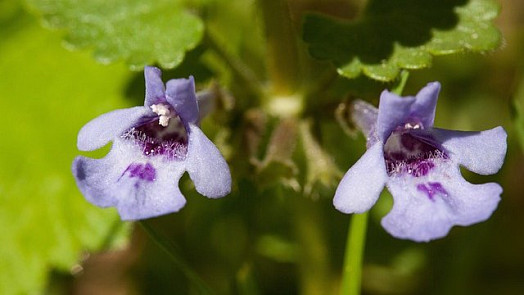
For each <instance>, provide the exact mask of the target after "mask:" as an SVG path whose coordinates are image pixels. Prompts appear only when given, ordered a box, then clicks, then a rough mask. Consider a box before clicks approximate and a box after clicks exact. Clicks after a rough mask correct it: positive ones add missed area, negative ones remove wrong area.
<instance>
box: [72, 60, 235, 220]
mask: <svg viewBox="0 0 524 295" xmlns="http://www.w3.org/2000/svg"><path fill="white" fill-rule="evenodd" d="M144 74H145V79H146V97H145V102H144V106H139V107H133V108H129V109H121V110H116V111H112V112H109V113H106V114H103V115H101V116H99V117H98V118H95V119H94V120H92V121H90V122H89V123H87V124H86V125H85V126H84V127H82V129H81V130H80V132H79V133H78V149H79V150H82V151H92V150H96V149H98V148H101V147H103V146H104V145H106V144H107V143H108V142H109V141H113V146H112V148H111V151H110V152H109V154H108V155H107V156H106V157H105V158H103V159H91V158H86V157H82V156H79V157H77V158H76V159H75V160H74V162H73V175H74V176H75V178H76V182H77V185H78V187H79V188H80V191H81V192H82V193H83V194H84V196H85V197H86V199H87V200H88V201H89V202H91V203H93V204H95V205H97V206H100V207H110V206H114V207H116V208H117V210H118V213H119V214H120V216H121V218H122V219H123V220H137V219H144V218H149V217H154V216H158V215H163V214H167V213H171V212H176V211H178V210H180V208H182V207H183V206H184V205H185V203H186V200H185V198H184V196H183V195H182V193H181V192H180V189H179V188H178V181H179V180H180V177H181V176H182V175H183V174H184V172H185V171H187V172H188V173H189V176H190V177H191V179H192V180H193V182H194V184H195V187H196V190H197V191H198V192H199V193H201V194H202V195H204V196H206V197H209V198H218V197H222V196H225V195H227V194H228V193H229V192H230V190H231V174H230V172H229V168H228V166H227V163H226V161H225V160H224V158H223V157H222V155H221V154H220V152H219V151H218V149H217V148H216V146H215V145H214V144H213V143H212V142H211V141H210V140H209V139H208V138H207V137H206V136H205V135H204V133H202V130H200V128H199V127H198V121H199V110H198V104H197V100H196V95H195V84H194V81H193V77H190V78H189V79H174V80H169V81H168V82H167V84H166V88H164V83H163V82H162V77H161V74H162V73H161V71H160V70H159V69H158V68H154V67H146V68H145V70H144Z"/></svg>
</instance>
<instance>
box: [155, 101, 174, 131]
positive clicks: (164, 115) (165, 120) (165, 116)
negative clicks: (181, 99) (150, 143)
mask: <svg viewBox="0 0 524 295" xmlns="http://www.w3.org/2000/svg"><path fill="white" fill-rule="evenodd" d="M151 110H152V111H153V112H154V113H155V114H157V115H158V124H160V125H162V126H164V127H167V125H169V119H171V118H172V117H173V116H172V115H171V111H170V110H169V107H168V106H167V105H165V104H162V103H159V104H154V105H151Z"/></svg>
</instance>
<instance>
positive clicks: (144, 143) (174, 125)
mask: <svg viewBox="0 0 524 295" xmlns="http://www.w3.org/2000/svg"><path fill="white" fill-rule="evenodd" d="M122 138H123V139H126V140H132V141H134V142H135V143H136V144H138V145H139V146H140V148H141V149H142V153H143V154H144V155H146V156H164V157H166V158H168V159H171V160H183V159H185V157H186V154H187V146H188V136H187V130H186V128H185V126H184V124H183V123H182V121H181V120H180V117H178V116H173V117H171V118H170V120H169V123H168V124H167V126H165V127H164V126H162V125H161V124H160V122H159V118H158V117H157V118H155V119H152V120H150V121H148V122H146V123H143V124H140V125H138V126H136V127H133V128H131V129H129V130H128V131H127V132H126V133H124V134H123V135H122Z"/></svg>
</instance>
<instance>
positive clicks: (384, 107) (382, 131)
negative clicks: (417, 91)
mask: <svg viewBox="0 0 524 295" xmlns="http://www.w3.org/2000/svg"><path fill="white" fill-rule="evenodd" d="M414 102H415V97H413V96H406V97H400V96H398V95H396V94H394V93H391V92H389V91H387V90H384V91H382V94H381V95H380V102H379V106H378V117H377V136H378V138H379V140H381V141H382V142H386V139H387V138H388V137H389V135H390V134H391V132H392V131H393V130H395V129H396V128H397V127H399V126H404V123H406V120H407V119H409V117H410V114H411V105H412V104H413V103H414Z"/></svg>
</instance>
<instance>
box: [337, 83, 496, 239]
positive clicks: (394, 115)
mask: <svg viewBox="0 0 524 295" xmlns="http://www.w3.org/2000/svg"><path fill="white" fill-rule="evenodd" d="M439 90H440V84H439V83H438V82H433V83H429V84H428V85H427V86H426V87H424V88H423V89H422V90H420V92H419V93H418V94H417V95H416V97H412V96H408V97H399V96H397V95H395V94H393V93H391V92H388V91H383V92H382V94H381V96H380V103H379V108H378V110H377V109H376V108H374V107H373V106H371V105H369V104H368V103H365V102H363V101H357V102H356V103H355V104H354V111H353V120H354V121H355V123H356V124H357V125H358V126H359V128H360V129H361V130H362V131H363V133H364V134H365V135H366V136H367V151H366V153H365V154H364V155H363V156H362V157H361V158H360V159H359V160H358V161H357V162H356V163H355V164H354V165H353V167H351V168H350V169H349V171H348V172H347V173H346V175H345V176H344V178H343V179H342V181H341V182H340V184H339V186H338V188H337V191H336V193H335V198H334V200H333V204H334V205H335V207H336V208H337V209H338V210H339V211H342V212H344V213H362V212H365V211H367V210H369V209H370V208H371V207H372V206H373V205H374V204H375V202H376V201H377V199H378V197H379V195H380V192H381V191H382V189H383V188H384V185H386V186H387V187H388V189H389V191H390V192H391V194H392V196H393V201H394V204H393V208H392V209H391V211H390V212H389V213H388V214H387V215H386V216H385V217H384V218H383V219H382V222H381V223H382V226H383V227H384V228H385V229H386V231H388V232H389V233H390V234H391V235H393V236H395V237H397V238H401V239H410V240H414V241H429V240H433V239H437V238H441V237H444V236H446V235H447V233H448V232H449V230H450V229H451V227H452V226H454V225H461V226H467V225H471V224H474V223H478V222H481V221H484V220H486V219H488V218H489V217H490V216H491V214H492V213H493V211H494V210H495V209H496V207H497V204H498V202H499V200H500V194H501V193H502V188H501V187H500V185H498V184H496V183H485V184H471V183H469V182H467V181H466V180H465V179H464V178H463V177H462V175H461V173H460V169H459V165H462V166H464V167H466V168H467V169H468V170H470V171H473V172H476V173H478V174H483V175H487V174H494V173H496V172H497V171H498V170H499V169H500V167H501V166H502V164H503V162H504V157H505V155H506V132H505V131H504V129H503V128H502V127H496V128H493V129H491V130H486V131H480V132H468V131H455V130H445V129H438V128H433V120H434V117H435V107H436V103H437V98H438V93H439Z"/></svg>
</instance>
